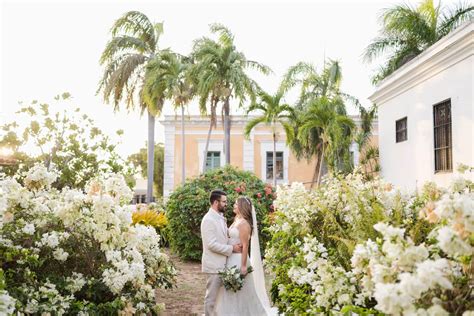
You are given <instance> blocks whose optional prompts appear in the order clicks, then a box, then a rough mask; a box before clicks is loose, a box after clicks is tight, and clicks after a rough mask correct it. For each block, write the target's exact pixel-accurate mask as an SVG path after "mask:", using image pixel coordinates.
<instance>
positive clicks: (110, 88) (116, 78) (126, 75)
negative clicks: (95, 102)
mask: <svg viewBox="0 0 474 316" xmlns="http://www.w3.org/2000/svg"><path fill="white" fill-rule="evenodd" d="M145 61H146V58H145V56H143V55H140V54H129V55H126V56H123V57H122V58H120V59H119V60H118V61H117V62H115V63H114V62H113V63H111V64H110V66H109V68H110V69H108V70H106V72H105V73H104V77H103V79H102V81H101V83H100V85H99V89H102V90H103V95H104V100H105V101H106V102H107V103H109V100H110V96H111V95H112V98H113V102H114V109H115V110H118V107H119V103H120V101H121V100H122V96H123V92H124V89H125V88H126V86H127V84H129V83H130V82H131V81H132V80H133V76H134V75H135V74H136V73H137V72H139V70H140V67H141V66H142V65H143V63H144V62H145ZM129 104H130V105H131V106H133V102H129Z"/></svg>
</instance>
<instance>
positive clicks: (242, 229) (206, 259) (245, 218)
mask: <svg viewBox="0 0 474 316" xmlns="http://www.w3.org/2000/svg"><path fill="white" fill-rule="evenodd" d="M209 202H210V204H211V207H210V209H209V211H208V212H207V214H206V215H205V216H204V218H203V219H202V222H201V237H202V245H203V254H202V271H203V272H204V273H206V274H207V284H206V296H205V299H204V309H205V313H206V316H214V315H216V316H229V315H239V316H243V315H255V316H258V315H277V312H276V311H275V310H274V309H273V308H270V302H269V300H268V296H267V292H266V290H265V277H264V274H263V267H262V260H261V256H260V246H259V241H258V230H257V218H256V215H255V209H254V207H253V205H252V201H251V200H250V199H249V198H248V197H244V196H241V197H239V198H238V199H237V200H236V202H235V204H234V206H233V212H234V214H235V218H234V222H233V223H232V225H231V226H230V227H227V221H226V219H225V216H224V213H225V209H226V207H227V194H226V193H225V192H224V191H221V190H214V191H212V192H211V195H210V198H209ZM249 250H250V251H251V253H249ZM233 266H236V267H237V268H238V269H240V272H241V274H242V275H243V276H244V277H245V278H244V284H243V287H242V289H241V290H239V291H237V292H233V291H230V290H226V289H225V288H224V286H223V283H222V280H221V279H220V277H219V275H218V272H220V271H222V270H224V268H225V267H229V268H230V267H233ZM250 266H252V268H253V272H252V273H250V274H249V273H247V272H248V271H247V270H248V268H249V267H250Z"/></svg>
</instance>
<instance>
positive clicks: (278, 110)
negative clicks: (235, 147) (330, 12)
mask: <svg viewBox="0 0 474 316" xmlns="http://www.w3.org/2000/svg"><path fill="white" fill-rule="evenodd" d="M283 95H284V91H283V90H282V89H279V90H278V92H277V93H275V94H274V95H269V94H268V93H266V92H264V91H260V92H259V93H258V96H259V98H260V102H258V103H254V104H252V105H251V106H250V107H249V109H248V111H247V113H250V112H253V111H256V110H260V111H261V115H260V116H257V117H255V118H253V119H251V120H250V122H248V123H247V125H246V126H245V128H244V135H245V137H246V138H247V139H248V138H249V137H250V132H251V131H252V129H253V128H254V127H255V126H257V125H259V124H262V123H263V124H266V125H270V127H271V130H272V137H273V186H275V187H276V185H277V179H276V141H277V136H278V135H277V126H278V125H280V126H282V127H283V129H284V130H285V133H286V139H287V142H288V143H289V142H291V140H292V139H293V128H292V126H291V124H290V122H289V121H290V120H291V119H292V117H293V109H292V108H291V107H290V106H289V105H288V104H285V103H282V98H283Z"/></svg>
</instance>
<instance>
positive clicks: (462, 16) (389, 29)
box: [364, 0, 474, 83]
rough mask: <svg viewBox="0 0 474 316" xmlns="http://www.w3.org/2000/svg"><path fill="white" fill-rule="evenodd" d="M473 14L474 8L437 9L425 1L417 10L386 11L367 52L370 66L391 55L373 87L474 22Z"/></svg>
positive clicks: (404, 7)
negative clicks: (439, 41)
mask: <svg viewBox="0 0 474 316" xmlns="http://www.w3.org/2000/svg"><path fill="white" fill-rule="evenodd" d="M473 10H474V6H473V5H472V4H462V3H460V4H458V5H457V6H455V7H453V8H447V7H443V6H442V5H441V2H439V4H438V5H437V6H436V5H435V4H434V3H433V0H422V1H421V2H420V3H419V5H418V6H417V7H416V8H414V7H412V6H410V5H408V4H402V5H396V6H394V7H392V8H388V9H385V10H384V11H383V12H382V14H381V17H380V20H381V22H380V23H381V24H382V29H381V31H380V35H379V36H378V37H376V38H375V39H374V40H373V41H372V42H371V43H370V44H369V46H367V48H366V49H365V52H364V59H365V60H366V61H367V62H371V61H373V60H374V59H375V58H376V57H379V56H381V55H384V54H385V53H388V54H389V57H388V59H387V61H386V63H385V65H383V66H382V67H381V69H380V70H379V72H378V73H377V74H376V75H375V76H374V77H373V78H372V81H373V83H377V82H379V81H381V80H382V79H384V78H386V77H387V76H389V75H390V74H391V73H393V72H394V71H395V70H397V69H398V68H400V67H401V66H402V65H403V64H405V63H407V62H408V61H410V60H411V59H413V58H414V57H415V56H417V55H418V54H420V53H421V52H423V51H424V50H425V49H426V48H428V47H430V46H431V45H433V44H434V43H436V42H437V41H438V40H439V39H441V38H442V37H443V36H445V35H447V34H448V33H450V32H451V31H452V30H454V29H455V28H456V27H458V26H459V25H460V24H462V23H463V22H465V21H467V20H470V19H472V17H473Z"/></svg>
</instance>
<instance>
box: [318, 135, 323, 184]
mask: <svg viewBox="0 0 474 316" xmlns="http://www.w3.org/2000/svg"><path fill="white" fill-rule="evenodd" d="M323 163H324V143H323V147H322V149H321V163H320V164H319V173H318V187H319V184H320V183H321V172H322V170H323Z"/></svg>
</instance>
